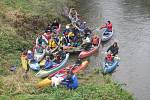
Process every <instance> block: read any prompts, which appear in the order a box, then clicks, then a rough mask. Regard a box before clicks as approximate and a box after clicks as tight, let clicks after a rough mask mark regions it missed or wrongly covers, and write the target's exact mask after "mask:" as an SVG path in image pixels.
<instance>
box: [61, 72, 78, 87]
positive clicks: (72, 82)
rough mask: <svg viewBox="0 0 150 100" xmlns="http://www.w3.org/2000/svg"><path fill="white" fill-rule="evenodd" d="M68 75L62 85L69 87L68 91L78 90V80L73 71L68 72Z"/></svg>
mask: <svg viewBox="0 0 150 100" xmlns="http://www.w3.org/2000/svg"><path fill="white" fill-rule="evenodd" d="M67 73H68V75H67V76H66V78H65V79H64V80H63V81H62V83H61V84H62V85H65V86H66V87H67V89H71V90H72V89H77V88H78V85H79V84H78V78H77V77H76V75H75V74H74V73H73V72H72V71H71V70H68V71H67Z"/></svg>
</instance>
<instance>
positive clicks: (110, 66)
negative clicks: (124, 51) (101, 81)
mask: <svg viewBox="0 0 150 100" xmlns="http://www.w3.org/2000/svg"><path fill="white" fill-rule="evenodd" d="M119 59H120V58H118V57H116V58H114V60H113V61H112V62H110V63H106V62H105V61H104V63H103V73H104V74H107V73H112V72H113V71H114V70H115V69H116V68H117V66H118V64H119V61H120V60H119Z"/></svg>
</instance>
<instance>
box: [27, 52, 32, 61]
mask: <svg viewBox="0 0 150 100" xmlns="http://www.w3.org/2000/svg"><path fill="white" fill-rule="evenodd" d="M27 59H28V61H29V62H31V61H32V60H34V56H33V53H32V51H31V50H28V52H27Z"/></svg>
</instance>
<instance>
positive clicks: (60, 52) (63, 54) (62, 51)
mask: <svg viewBox="0 0 150 100" xmlns="http://www.w3.org/2000/svg"><path fill="white" fill-rule="evenodd" d="M57 55H59V56H60V59H61V60H63V59H65V57H66V52H65V51H64V50H63V47H60V50H59V51H58V53H57Z"/></svg>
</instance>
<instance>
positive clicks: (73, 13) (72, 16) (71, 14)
mask: <svg viewBox="0 0 150 100" xmlns="http://www.w3.org/2000/svg"><path fill="white" fill-rule="evenodd" d="M77 15H78V14H77V11H76V10H75V9H74V8H71V9H70V11H69V15H68V16H69V18H70V19H71V22H72V23H75V22H76V21H77V20H78V17H77Z"/></svg>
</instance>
